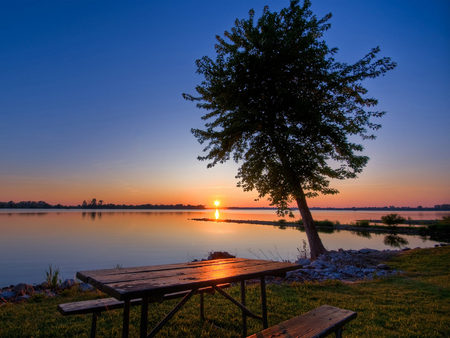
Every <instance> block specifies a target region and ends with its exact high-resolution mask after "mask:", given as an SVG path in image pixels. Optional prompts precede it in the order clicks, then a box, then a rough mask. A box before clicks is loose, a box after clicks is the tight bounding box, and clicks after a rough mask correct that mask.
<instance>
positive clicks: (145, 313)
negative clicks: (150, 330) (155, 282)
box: [141, 297, 148, 338]
mask: <svg viewBox="0 0 450 338" xmlns="http://www.w3.org/2000/svg"><path fill="white" fill-rule="evenodd" d="M147 325H148V297H142V305H141V338H142V337H147Z"/></svg>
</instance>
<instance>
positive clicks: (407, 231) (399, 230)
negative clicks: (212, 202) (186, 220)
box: [190, 218, 449, 243]
mask: <svg viewBox="0 0 450 338" xmlns="http://www.w3.org/2000/svg"><path fill="white" fill-rule="evenodd" d="M190 220H193V221H200V222H223V223H238V224H258V225H271V226H275V227H281V228H286V227H289V228H295V229H298V230H301V231H304V230H305V228H304V226H303V225H302V224H299V223H298V222H278V221H258V220H238V219H214V218H190ZM316 227H317V230H318V231H319V232H321V231H322V232H330V231H334V230H345V231H355V232H365V233H380V234H402V235H419V236H430V235H431V233H429V229H428V227H426V226H417V227H410V226H397V227H391V228H388V227H387V226H383V225H369V226H356V225H350V224H333V226H322V225H316ZM439 241H440V242H446V243H448V242H449V241H448V238H443V239H441V240H439Z"/></svg>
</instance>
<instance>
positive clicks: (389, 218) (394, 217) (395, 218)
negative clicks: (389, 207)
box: [381, 214, 406, 227]
mask: <svg viewBox="0 0 450 338" xmlns="http://www.w3.org/2000/svg"><path fill="white" fill-rule="evenodd" d="M381 221H382V222H383V223H384V224H386V225H388V226H391V227H393V226H395V225H397V224H402V223H405V221H406V219H405V218H404V217H402V216H400V215H398V214H388V215H384V216H381Z"/></svg>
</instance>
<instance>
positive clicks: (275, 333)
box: [248, 305, 356, 338]
mask: <svg viewBox="0 0 450 338" xmlns="http://www.w3.org/2000/svg"><path fill="white" fill-rule="evenodd" d="M354 318H356V312H353V311H350V310H343V309H339V308H337V307H334V306H330V305H322V306H320V307H318V308H316V309H314V310H312V311H309V312H307V313H305V314H303V315H300V316H297V317H294V318H291V319H289V320H286V321H284V322H282V323H280V324H277V325H274V326H272V327H270V328H268V329H265V330H263V331H261V332H258V333H255V334H253V335H251V336H249V337H248V338H274V337H277V338H291V337H299V338H300V337H301V338H312V337H315V338H319V337H325V336H327V335H329V334H331V333H333V332H334V333H335V334H336V337H338V338H340V337H342V329H343V327H344V325H345V324H346V323H348V322H349V321H350V320H352V319H354Z"/></svg>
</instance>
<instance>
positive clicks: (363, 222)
mask: <svg viewBox="0 0 450 338" xmlns="http://www.w3.org/2000/svg"><path fill="white" fill-rule="evenodd" d="M356 226H358V227H368V226H370V224H369V220H367V219H361V220H359V221H356Z"/></svg>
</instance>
